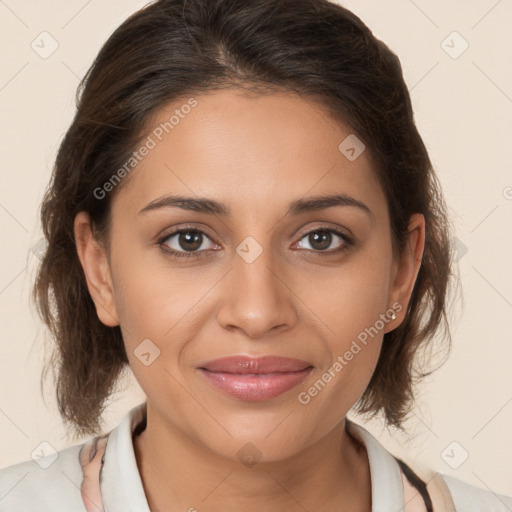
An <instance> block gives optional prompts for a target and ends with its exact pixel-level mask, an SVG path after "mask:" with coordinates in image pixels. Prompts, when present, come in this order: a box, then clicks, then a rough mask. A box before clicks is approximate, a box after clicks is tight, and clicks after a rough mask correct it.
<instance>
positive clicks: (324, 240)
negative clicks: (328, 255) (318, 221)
mask: <svg viewBox="0 0 512 512" xmlns="http://www.w3.org/2000/svg"><path fill="white" fill-rule="evenodd" d="M333 235H334V237H337V238H339V239H341V241H342V243H341V244H339V245H338V247H336V248H334V249H333V250H331V251H326V249H328V248H329V246H330V245H331V243H332V242H333ZM302 240H306V243H307V244H309V247H305V246H304V242H302ZM298 244H299V246H300V247H301V248H305V249H308V250H313V251H319V252H336V251H338V250H343V249H347V248H348V247H349V246H350V245H351V241H350V240H349V238H348V237H347V236H346V235H344V234H343V233H341V232H339V231H338V230H336V229H331V228H329V229H316V230H315V231H310V232H309V233H307V234H305V235H304V236H303V237H302V238H301V239H300V241H299V242H298ZM312 246H313V247H312Z"/></svg>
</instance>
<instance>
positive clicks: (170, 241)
mask: <svg viewBox="0 0 512 512" xmlns="http://www.w3.org/2000/svg"><path fill="white" fill-rule="evenodd" d="M208 240H210V242H211V239H210V237H208V236H207V235H206V234H205V233H203V232H202V231H200V230H198V229H180V230H178V231H175V232H174V233H171V234H169V235H166V236H165V237H164V238H162V239H161V240H160V241H159V244H160V245H161V246H162V249H163V250H165V251H166V252H168V253H171V254H173V255H175V256H178V257H181V256H185V257H189V256H192V257H194V256H201V253H203V252H205V251H207V250H208V249H209V248H210V249H211V247H208V244H207V243H206V244H205V242H207V241H208ZM212 244H213V245H214V246H215V244H214V243H213V242H212Z"/></svg>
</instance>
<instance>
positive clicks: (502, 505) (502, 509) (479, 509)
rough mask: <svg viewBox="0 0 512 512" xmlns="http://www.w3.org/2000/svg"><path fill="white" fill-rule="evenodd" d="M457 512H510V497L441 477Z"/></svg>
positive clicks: (446, 476)
mask: <svg viewBox="0 0 512 512" xmlns="http://www.w3.org/2000/svg"><path fill="white" fill-rule="evenodd" d="M442 477H443V480H444V481H445V483H446V485H447V486H448V489H449V490H450V493H451V495H452V499H453V502H454V504H455V509H456V511H457V512H511V511H512V496H508V495H505V494H499V493H496V492H493V491H491V490H488V489H482V488H480V487H476V486H475V485H471V484H469V483H467V482H464V481H462V480H459V479H458V478H455V477H452V476H448V475H442Z"/></svg>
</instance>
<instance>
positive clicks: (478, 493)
mask: <svg viewBox="0 0 512 512" xmlns="http://www.w3.org/2000/svg"><path fill="white" fill-rule="evenodd" d="M144 414H145V403H142V404H140V405H138V406H136V407H134V408H133V409H131V410H130V411H129V412H128V413H127V414H126V415H125V416H124V418H123V419H122V421H121V423H120V424H119V425H118V426H117V427H116V428H114V429H113V430H112V431H111V432H110V433H109V434H108V443H107V444H106V451H105V452H104V457H103V460H104V464H103V465H102V469H101V480H100V479H99V478H96V480H97V482H98V484H97V485H98V487H97V490H98V493H101V497H100V499H99V501H100V503H101V500H102V505H103V507H104V508H102V507H99V508H97V507H95V506H93V505H89V507H91V508H86V506H85V504H84V500H83V499H82V493H81V487H82V482H83V481H84V472H83V469H82V465H81V460H82V463H83V461H84V460H86V459H87V460H88V459H89V455H88V452H87V449H85V448H86V447H89V448H90V447H91V446H92V444H91V443H92V441H93V439H91V440H89V441H87V442H86V443H82V444H77V445H74V446H71V447H68V448H65V449H63V450H61V451H59V452H57V455H58V456H57V458H56V459H55V460H54V461H53V462H52V459H51V457H52V456H51V455H49V456H47V457H45V458H43V459H39V460H38V461H37V462H36V461H34V460H28V461H24V462H20V463H18V464H14V465H12V466H9V467H7V468H4V469H1V470H0V512H74V511H82V512H83V511H89V510H91V511H92V510H94V511H98V512H99V511H100V510H104V511H105V512H150V509H149V506H148V503H147V500H146V496H145V494H144V488H143V486H142V480H141V477H140V474H139V471H138V468H137V461H136V459H135V453H134V449H133V442H132V434H133V431H134V429H135V427H136V426H137V425H138V424H139V423H140V422H141V421H142V420H143V418H144ZM347 428H348V430H349V432H350V433H351V434H352V435H353V436H354V437H356V438H357V439H359V440H360V441H361V443H362V444H363V445H364V446H365V448H366V451H367V453H368V460H369V464H370V475H371V492H372V512H403V511H404V510H406V511H407V510H409V506H410V505H408V506H407V507H406V508H405V509H404V504H405V503H406V502H407V503H410V504H411V505H412V503H413V502H416V503H417V505H416V507H417V508H414V507H412V508H411V510H425V508H424V507H425V506H424V503H423V500H422V499H419V494H417V497H418V500H411V492H412V491H411V489H413V488H412V487H411V486H409V488H407V485H405V477H404V476H403V473H402V472H401V469H400V466H399V465H398V463H397V461H396V459H395V458H394V457H393V455H392V454H391V453H389V452H388V451H387V450H386V449H385V448H384V447H383V446H382V445H381V444H380V443H379V442H378V441H377V439H376V438H375V437H373V435H372V434H370V433H369V432H368V431H367V430H366V429H364V428H363V427H362V426H360V425H357V424H356V423H353V422H352V421H349V420H347ZM98 438H100V436H98ZM98 438H94V439H98ZM104 440H105V441H106V440H107V439H106V438H105V439H104ZM86 445H87V446H86ZM81 449H83V450H82V452H81ZM93 453H94V451H93ZM96 453H97V456H95V457H94V460H96V461H97V462H98V465H97V469H98V468H99V466H100V459H101V455H102V454H103V451H102V450H98V451H97V452H96ZM80 455H82V459H80ZM53 456H55V454H54V455H53ZM50 462H51V464H50V465H49V466H48V464H49V463H50ZM91 464H92V463H91ZM46 466H48V467H46ZM44 467H46V469H44ZM98 471H99V469H98ZM95 476H96V477H98V472H96V473H95ZM441 476H442V479H444V482H446V484H447V486H448V488H449V491H450V493H451V495H452V499H453V502H454V504H455V510H456V511H457V512H512V497H511V496H505V495H502V494H495V493H493V492H491V491H488V490H484V489H480V488H478V487H475V486H473V485H470V484H467V483H465V482H462V481H461V480H459V479H456V478H453V477H450V476H447V475H441ZM100 489H101V491H100ZM87 492H89V491H87ZM404 492H405V498H404ZM89 496H91V497H92V498H93V501H94V500H96V501H94V503H95V504H96V503H97V501H98V500H97V499H96V498H94V496H93V494H92V493H89ZM434 503H435V502H434ZM193 506H194V504H191V507H193ZM198 506H199V505H198ZM200 508H201V507H199V509H198V510H200Z"/></svg>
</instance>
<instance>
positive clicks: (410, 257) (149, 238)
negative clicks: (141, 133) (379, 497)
mask: <svg viewBox="0 0 512 512" xmlns="http://www.w3.org/2000/svg"><path fill="white" fill-rule="evenodd" d="M195 101H196V102H197V103H196V104H195V106H194V107H193V108H190V109H188V108H182V109H180V107H181V106H182V105H183V104H185V103H186V100H185V101H184V102H183V103H180V104H178V103H176V104H173V105H171V106H169V107H168V108H162V109H161V110H160V111H159V112H158V113H157V115H156V116H155V117H154V118H153V119H152V122H151V127H150V131H149V132H148V133H149V136H150V137H151V139H152V141H153V143H154V144H153V143H151V142H149V143H148V140H149V139H144V140H145V141H146V143H147V146H148V147H149V146H152V147H151V148H150V149H149V150H148V151H147V152H145V151H143V152H144V153H146V154H145V156H143V157H142V158H141V160H140V162H139V163H138V165H137V166H136V168H135V169H134V170H133V171H131V174H130V175H129V177H128V178H127V181H126V183H124V184H123V186H122V188H121V189H120V191H119V194H117V195H116V196H115V198H114V200H113V204H112V228H111V238H110V253H109V257H108V259H107V258H106V256H105V253H104V252H102V250H101V248H99V249H98V246H96V245H95V244H94V241H92V240H91V239H90V238H87V236H86V235H85V234H84V233H86V232H87V227H86V226H87V216H86V214H84V215H82V214H80V215H79V216H77V219H76V222H75V229H76V232H77V233H78V234H79V236H78V238H79V240H82V241H83V243H82V242H79V254H80V258H81V261H82V264H83V265H84V269H85V271H86V275H87V280H88V285H89V289H90V291H91V295H92V296H93V299H94V301H95V303H96V306H97V311H98V315H99V317H100V319H101V320H102V321H103V322H104V323H106V324H107V325H117V324H120V326H121V329H122V332H123V337H124V341H125V345H126V350H127V354H128V357H129V361H130V366H131V368H132V370H133V373H134V375H135V377H136V378H137V380H138V382H139V383H140V385H141V387H142V388H143V390H144V392H145V393H146V395H147V397H148V404H150V406H151V407H152V408H153V409H154V411H157V412H158V415H159V417H160V418H161V419H162V420H163V421H164V422H166V423H167V424H168V425H169V426H172V428H173V429H175V430H176V431H179V432H181V433H183V434H185V435H186V436H188V438H190V439H193V440H194V441H195V442H196V443H198V444H199V445H203V446H206V447H208V448H209V449H210V450H212V451H213V452H215V453H218V454H221V455H223V456H225V457H229V458H235V457H236V452H237V450H239V448H240V446H243V445H244V443H246V442H251V443H253V444H254V445H256V446H257V447H258V449H259V450H260V451H261V452H262V454H263V457H265V458H266V459H267V460H277V459H283V458H285V457H289V456H291V455H293V454H294V453H297V452H298V451H300V450H302V449H305V448H306V447H307V446H310V445H312V444H313V443H315V442H316V441H318V440H319V439H321V438H322V437H323V436H326V435H327V434H328V433H329V432H331V431H333V429H334V428H335V427H336V425H339V424H340V421H342V420H343V419H344V417H345V415H346V413H347V412H348V410H349V409H350V408H351V407H352V405H353V404H354V403H355V402H356V401H357V399H358V398H359V397H360V396H361V394H362V393H363V391H364V390H365V388H366V387H367V385H368V382H369V381H370V378H371V376H372V373H373V371H374V369H375V366H376V364H377V360H378V356H379V352H380V349H381V344H382V339H383V335H384V333H385V332H387V331H390V330H392V329H394V328H396V327H397V326H398V325H399V323H400V321H401V320H402V319H403V315H404V313H405V310H406V305H407V301H408V300H409V297H410V293H411V290H412V286H413V284H414V280H415V278H416V274H417V271H418V261H419V260H420V259H421V251H422V250H423V239H424V228H423V217H422V216H421V215H419V216H415V217H414V218H411V224H410V229H411V233H412V234H411V242H410V244H411V245H410V250H408V251H406V254H405V256H403V257H402V258H394V257H393V252H392V245H391V232H390V225H389V214H388V211H387V206H386V199H385V196H384V193H383V190H382V188H381V187H380V185H379V182H378V180H377V178H376V175H375V173H374V171H373V169H372V168H371V164H370V160H369V155H368V154H367V152H366V151H363V152H362V153H361V154H360V155H359V156H358V157H357V158H355V159H354V158H353V155H352V154H351V152H350V151H349V152H348V153H347V152H346V150H344V151H342V150H340V149H339V146H340V144H341V143H342V142H343V141H344V140H345V139H346V138H347V137H348V136H349V135H351V131H350V129H349V128H347V127H345V126H343V125H341V124H340V123H339V122H337V121H335V120H334V119H332V118H331V117H330V116H329V115H328V114H327V113H326V112H325V111H324V110H323V109H322V108H321V107H320V106H319V105H317V104H316V103H313V102H311V101H307V100H305V99H303V98H301V97H299V96H295V95H292V94H288V93H276V94H272V95H264V96H263V95H255V94H252V95H250V94H248V93H242V92H239V91H234V90H222V91H215V92H209V93H207V94H204V95H200V96H196V97H195ZM176 109H179V110H180V112H181V113H182V115H180V116H179V122H177V123H176V124H173V127H172V129H170V128H169V125H167V131H168V133H166V130H162V129H161V126H162V125H161V124H160V123H165V122H166V121H169V119H170V118H171V116H172V115H173V114H174V112H175V110H176ZM185 111H186V112H188V113H186V114H184V113H183V112H185ZM158 127H160V129H159V128H158ZM155 129H156V131H155ZM157 134H158V135H157ZM160 139H161V140H160ZM144 140H143V143H144ZM350 140H351V139H349V141H350ZM349 146H350V144H349ZM344 147H345V146H343V145H342V149H343V148H344ZM346 155H349V156H351V157H352V158H350V159H349V158H348V157H347V156H346ZM356 155H357V153H356ZM171 196H182V198H190V199H193V200H194V201H195V203H186V202H185V201H182V202H181V203H176V202H175V201H174V202H173V201H172V200H171V199H169V198H170V197H171ZM334 196H337V199H336V200H334V199H333V197H334ZM322 198H330V199H326V200H325V201H324V202H323V203H322V202H321V201H320V202H318V201H317V202H316V203H312V202H311V201H313V200H321V199H322ZM203 200H204V201H206V200H208V202H207V203H202V202H201V201H203ZM187 205H188V206H187ZM84 226H85V227H84ZM82 228H83V229H82ZM93 247H96V249H93ZM393 313H394V314H396V319H393V318H392V316H393ZM227 356H248V357H254V358H258V357H261V356H276V357H282V358H292V359H295V360H299V361H301V362H302V363H301V364H297V366H293V365H292V366H291V367H286V368H285V367H281V369H282V370H288V371H286V372H283V373H280V374H279V375H276V373H275V371H276V368H274V367H268V366H267V367H266V368H267V370H268V369H269V368H270V369H273V370H274V372H273V375H268V372H267V375H266V376H265V375H245V376H244V375H238V376H234V374H233V373H232V372H231V373H230V372H229V371H228V372H226V371H217V372H215V371H212V368H213V370H215V368H214V367H213V365H209V362H211V361H213V360H216V359H219V358H224V357H227ZM267 362H268V361H267ZM270 362H271V363H272V361H270ZM273 362H274V363H275V362H276V361H273ZM236 364H237V363H236V361H235V363H234V365H235V367H236ZM277 364H283V362H282V361H281V362H279V361H278V362H277ZM207 366H210V371H209V370H208V369H205V368H206V367H207ZM242 367H244V368H245V370H243V371H248V370H247V368H248V367H247V365H245V366H244V365H243V363H242V365H241V366H240V368H242ZM249 368H250V369H253V370H255V373H257V372H258V371H259V370H258V369H257V367H252V366H249ZM262 368H263V369H264V368H265V367H264V366H262V367H261V368H259V369H260V370H261V369H262ZM232 369H233V367H231V370H232ZM301 369H304V370H302V371H300V370H301ZM217 370H218V368H217ZM221 370H226V369H225V368H221ZM257 370H258V371H257ZM292 370H293V371H292ZM226 373H230V375H226ZM263 373H265V372H263ZM258 379H260V380H258ZM219 385H220V387H219Z"/></svg>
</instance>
